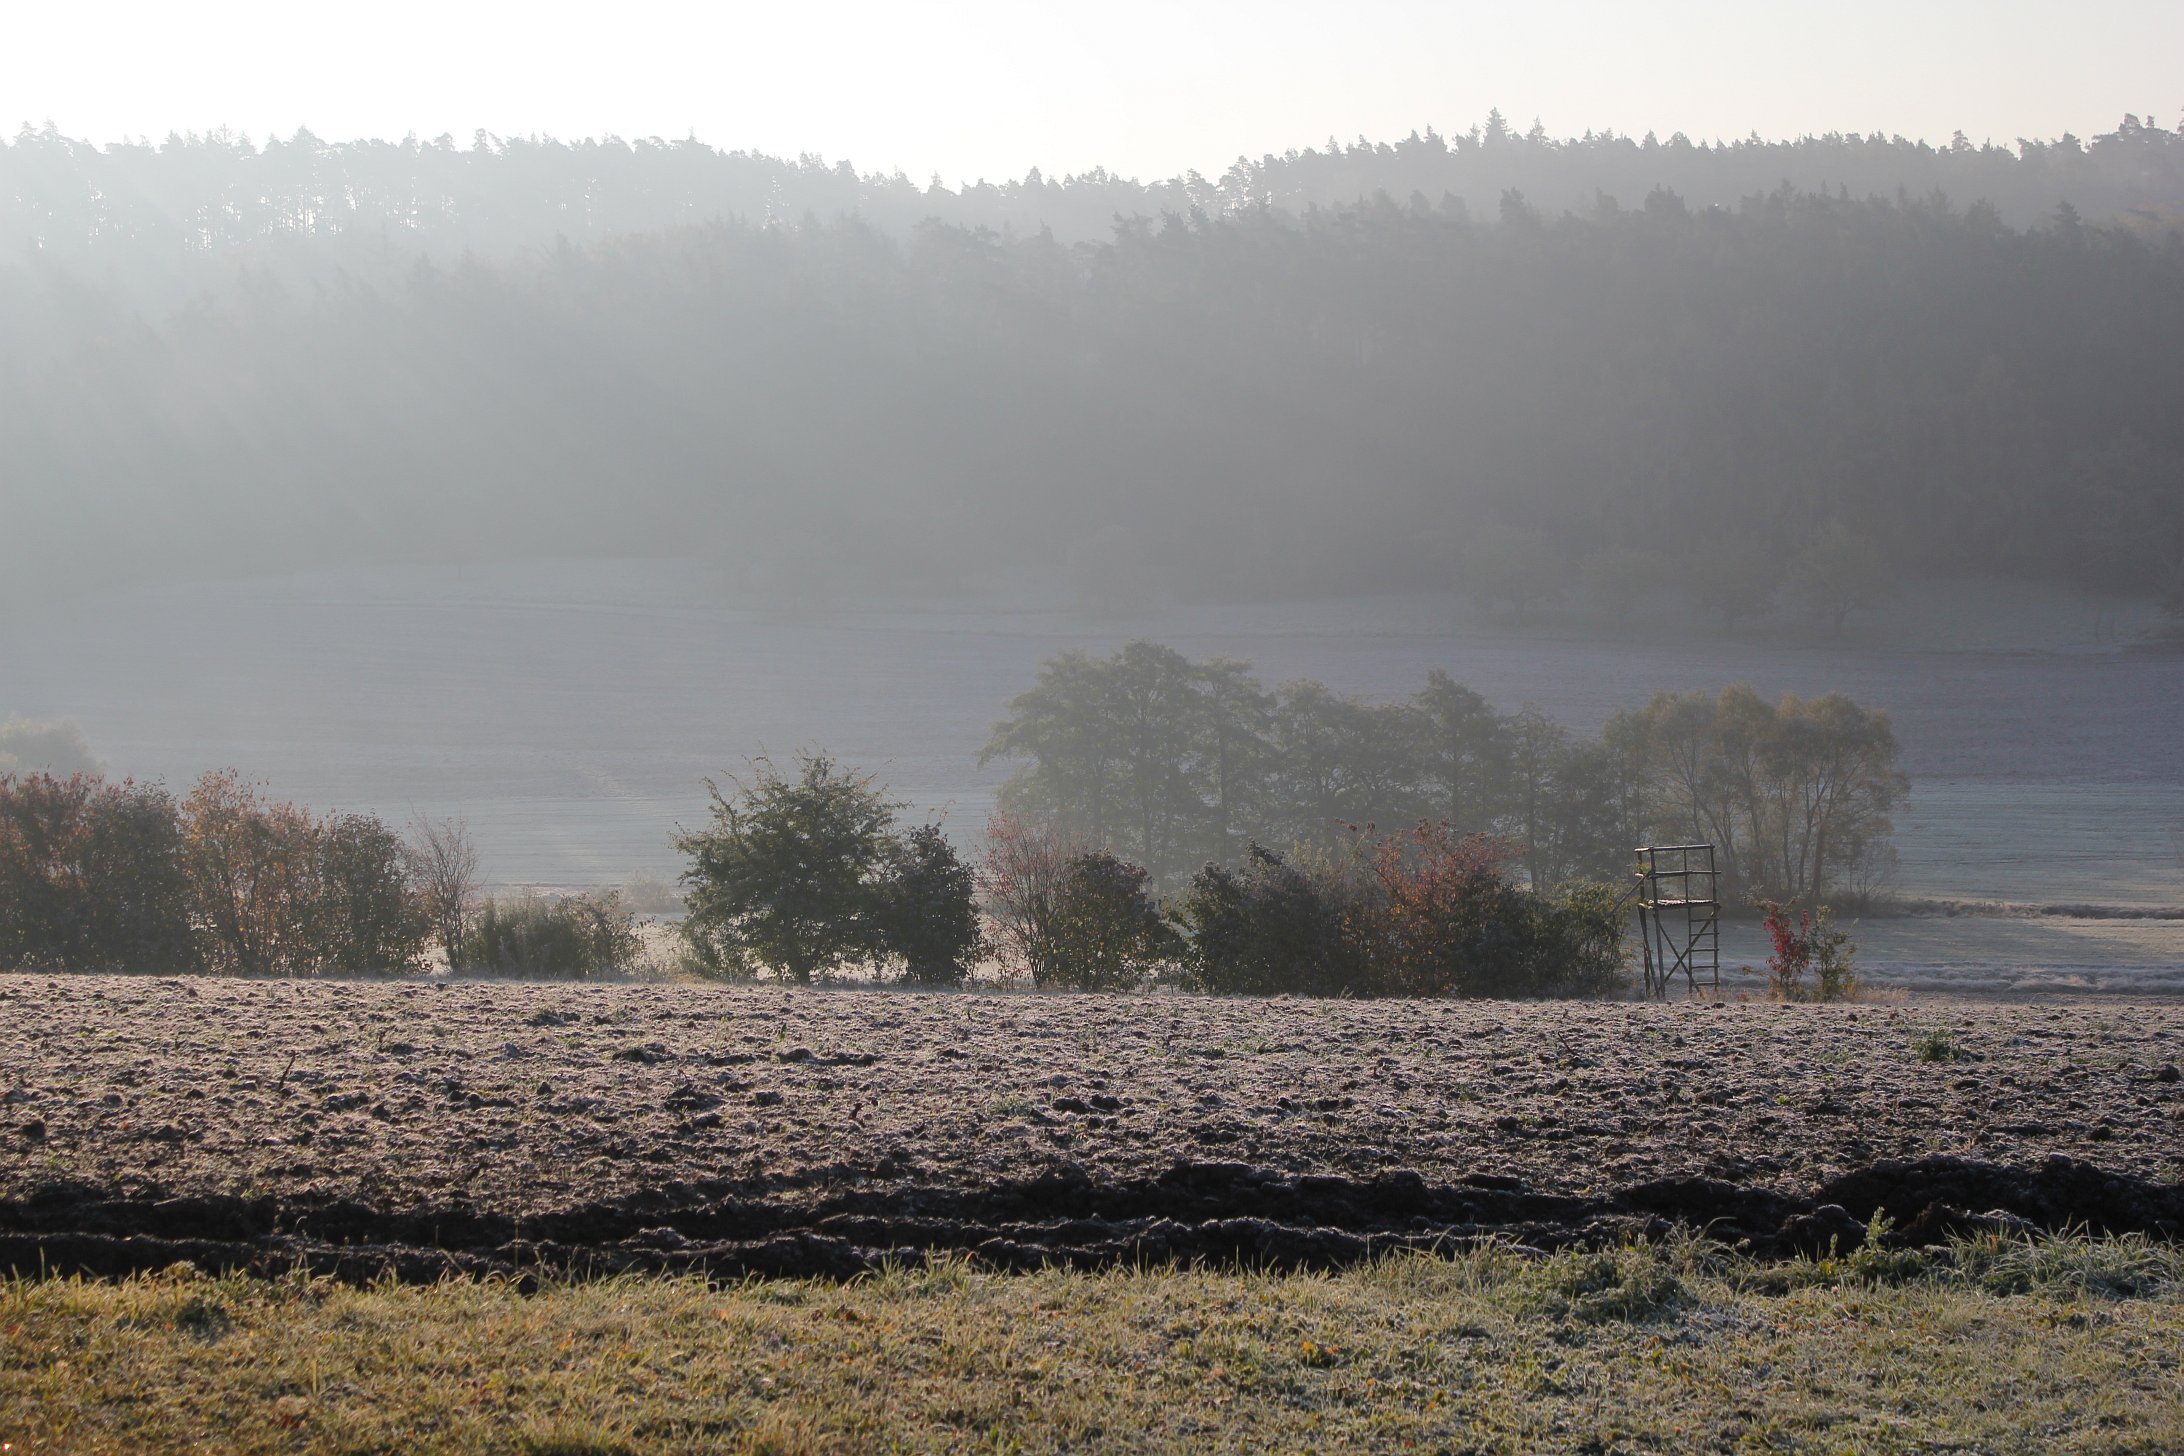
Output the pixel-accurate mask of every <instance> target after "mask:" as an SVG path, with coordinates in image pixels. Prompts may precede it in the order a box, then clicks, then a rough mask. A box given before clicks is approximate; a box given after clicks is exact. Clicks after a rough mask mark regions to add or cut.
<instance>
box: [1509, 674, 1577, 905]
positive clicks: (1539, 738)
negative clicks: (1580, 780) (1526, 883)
mask: <svg viewBox="0 0 2184 1456" xmlns="http://www.w3.org/2000/svg"><path fill="white" fill-rule="evenodd" d="M1508 735H1509V740H1508V741H1509V832H1510V834H1511V836H1512V837H1513V838H1514V839H1515V841H1516V845H1517V850H1518V853H1519V854H1521V855H1522V857H1523V860H1524V870H1525V875H1526V876H1527V878H1529V879H1530V880H1531V882H1532V884H1533V886H1534V887H1535V888H1544V887H1545V886H1546V885H1547V884H1548V883H1549V882H1550V880H1551V879H1552V878H1553V875H1552V870H1551V866H1552V863H1553V860H1554V848H1553V837H1554V836H1553V829H1554V819H1555V812H1556V807H1557V802H1558V800H1559V799H1560V798H1561V797H1562V794H1563V792H1564V791H1563V787H1562V782H1563V775H1564V769H1565V766H1566V761H1567V759H1568V757H1569V752H1570V735H1569V733H1568V732H1567V731H1566V730H1565V729H1564V728H1563V727H1562V725H1561V724H1559V723H1556V722H1555V721H1554V720H1553V719H1551V718H1549V717H1548V716H1547V715H1546V714H1545V713H1542V712H1541V711H1540V710H1539V709H1537V708H1535V707H1533V706H1532V705H1531V704H1530V703H1526V704H1525V705H1524V707H1523V709H1522V710H1521V711H1520V712H1518V713H1517V715H1516V716H1515V717H1513V718H1511V719H1510V720H1509V723H1508Z"/></svg>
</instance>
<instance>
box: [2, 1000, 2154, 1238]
mask: <svg viewBox="0 0 2184 1456" xmlns="http://www.w3.org/2000/svg"><path fill="white" fill-rule="evenodd" d="M1922 1047H1923V1048H1924V1050H1925V1056H1924V1057H1922V1053H1921V1049H1922ZM1926 1057H1940V1058H1945V1059H1941V1060H1928V1059H1926ZM2179 1063H2184V1006H2180V1005H2178V1004H2176V1003H2174V1002H2134V1001H2122V1000H2117V999H2102V1000H2099V1001H2078V1002H2049V1003H2038V1004H2017V1005H1993V1004H1976V1003H1961V1002H1959V1003H1932V1004H1911V1005H1904V1006H1877V1005H1864V1006H1848V1007H1825V1008H1822V1007H1787V1006H1776V1005H1770V1004H1765V1003H1753V1004H1749V1005H1741V1004H1734V1003H1732V1004H1727V1005H1712V1006H1708V1005H1678V1006H1665V1007H1656V1006H1639V1005H1629V1004H1601V1003H1562V1004H1547V1005H1531V1004H1512V1003H1446V1002H1436V1003H1419V1002H1385V1003H1344V1002H1311V1001H1291V1000H1275V1001H1250V1000H1208V999H1198V998H1184V997H1174V996H1146V997H1130V998H1116V997H1074V996H1065V997H1054V996H1029V995H1000V994H978V995H971V994H964V995H951V994H919V993H908V992H888V991H871V990H841V991H825V990H816V991H815V990H805V991H798V990H789V989H774V988H708V987H697V988H693V987H687V986H642V985H632V986H540V985H510V984H481V983H457V984H454V985H439V984H415V983H412V984H402V983H327V982H316V983H308V984H303V983H266V982H245V981H221V980H210V979H202V980H155V979H149V978H96V977H58V978H49V977H35V976H10V977H0V1272H4V1271H5V1270H6V1269H7V1268H8V1267H9V1266H10V1265H13V1266H14V1267H16V1268H19V1269H36V1268H38V1267H41V1265H43V1267H47V1268H81V1269H85V1270H89V1271H93V1272H108V1271H118V1270H122V1269H128V1268H140V1267H159V1266H162V1265H164V1264H166V1263H169V1262H172V1261H173V1260H175V1259H177V1258H185V1257H186V1258H190V1259H193V1260H194V1261H196V1262H198V1263H200V1264H201V1265H202V1264H206V1263H210V1264H212V1265H216V1266H221V1267H274V1266H286V1265H293V1264H294V1263H296V1262H298V1261H301V1262H305V1263H308V1264H311V1265H313V1266H314V1267H323V1268H328V1269H332V1270H335V1271H337V1272H345V1273H355V1274H368V1273H370V1272H375V1271H376V1270H378V1269H382V1268H393V1269H395V1270H396V1271H397V1272H400V1273H404V1274H408V1275H415V1276H418V1277H427V1276H429V1275H431V1274H433V1273H435V1272H446V1271H449V1270H469V1271H479V1270H492V1269H500V1268H510V1267H522V1266H526V1265H535V1264H538V1263H542V1262H544V1263H558V1264H572V1263H583V1264H585V1265H587V1266H590V1267H606V1268H629V1267H648V1268H649V1267H670V1268H687V1267H693V1266H698V1267H704V1268H708V1269H714V1270H725V1271H736V1270H744V1269H750V1270H766V1271H778V1272H830V1271H835V1270H841V1271H844V1272H848V1271H853V1270H855V1269H858V1268H863V1267H869V1266H870V1265H871V1264H872V1263H873V1262H874V1261H875V1260H877V1259H878V1258H880V1257H882V1256H883V1254H884V1253H885V1252H886V1251H888V1250H897V1251H900V1250H923V1249H964V1250H969V1251H973V1252H976V1253H978V1254H980V1255H981V1256H983V1257H986V1258H988V1259H991V1260H994V1261H995V1262H998V1263H1003V1264H1011V1263H1014V1264H1024V1263H1038V1262H1053V1261H1059V1262H1075V1263H1103V1262H1113V1261H1117V1260H1131V1259H1159V1258H1185V1259H1191V1258H1199V1257H1224V1258H1225V1257H1242V1258H1246V1259H1259V1260H1263V1261H1266V1262H1271V1263H1282V1264H1332V1263H1341V1262H1345V1261H1347V1260H1349V1259H1352V1258H1354V1257H1357V1256H1359V1255H1361V1254H1363V1253H1365V1252H1368V1251H1369V1250H1370V1249H1371V1248H1373V1247H1378V1246H1384V1245H1386V1244H1389V1243H1394V1242H1411V1243H1416V1242H1427V1241H1432V1240H1435V1239H1443V1238H1448V1237H1458V1238H1463V1237H1471V1236H1476V1235H1479V1234H1483V1233H1497V1234H1501V1235H1503V1236H1506V1237H1515V1238H1521V1239H1526V1240H1529V1241H1532V1242H1536V1243H1545V1244H1551V1243H1557V1242H1567V1241H1569V1240H1571V1239H1597V1238H1605V1237H1611V1236H1620V1235H1624V1234H1628V1233H1631V1232H1643V1231H1646V1230H1649V1229H1657V1228H1659V1227H1661V1226H1663V1225H1664V1223H1665V1222H1666V1221H1684V1222H1695V1223H1701V1224H1709V1225H1712V1226H1713V1227H1714V1228H1715V1229H1716V1231H1717V1232H1718V1233H1721V1234H1722V1235H1723V1236H1724V1237H1729V1238H1732V1239H1738V1238H1741V1239H1745V1240H1749V1241H1750V1242H1751V1244H1752V1246H1753V1247H1754V1248H1755V1249H1757V1250H1759V1251H1761V1252H1787V1251H1790V1250H1793V1249H1797V1248H1804V1247H1814V1246H1824V1244H1825V1242H1826V1240H1827V1239H1829V1238H1836V1239H1847V1240H1853V1241H1854V1240H1855V1239H1856V1237H1858V1233H1857V1230H1856V1228H1855V1227H1854V1224H1862V1223H1863V1221H1864V1220H1865V1219H1866V1218H1867V1217H1868V1216H1869V1215H1870V1214H1872V1213H1873V1212H1874V1211H1875V1210H1876V1209H1878V1210H1882V1211H1884V1212H1885V1213H1887V1214H1888V1215H1889V1216H1891V1217H1893V1218H1896V1219H1897V1220H1898V1221H1899V1222H1900V1223H1906V1224H1910V1225H1912V1226H1913V1227H1914V1228H1917V1229H1922V1230H1924V1231H1927V1232H1940V1231H1948V1230H1954V1229H1958V1228H1961V1227H1963V1226H1966V1224H1967V1223H1968V1222H1969V1223H1976V1222H1977V1216H1978V1215H1982V1214H1985V1213H1988V1212H1989V1211H1990V1210H1991V1211H1996V1212H1998V1213H2000V1214H2007V1215H2010V1216H2014V1217H2016V1218H2021V1219H2025V1220H2029V1221H2031V1222H2033V1223H2038V1224H2046V1225H2051V1226H2053V1225H2059V1224H2062V1223H2081V1222H2085V1223H2091V1224H2093V1225H2094V1226H2096V1227H2107V1228H2113V1229H2129V1228H2140V1229H2145V1230H2146V1231H2149V1232H2153V1233H2157V1234H2164V1235H2166V1236H2170V1237H2175V1236H2179V1235H2180V1234H2184V1190H2180V1189H2179V1188H2178V1186H2177V1185H2178V1183H2179V1180H2180V1178H2184V1082H2180V1081H2179V1080H2178V1073H2177V1071H2176V1070H2175V1069H2176V1067H2177V1066H2178V1064H2179ZM2004 1221H2005V1222H2006V1220H2004Z"/></svg>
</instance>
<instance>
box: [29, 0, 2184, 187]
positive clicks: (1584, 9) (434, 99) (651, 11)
mask: <svg viewBox="0 0 2184 1456" xmlns="http://www.w3.org/2000/svg"><path fill="white" fill-rule="evenodd" d="M2180 56H2184V0H2102V3H2100V4H2096V5H2086V4H2083V3H2082V0H2081V3H2075V4H2058V3H2051V0H1979V3H1969V0H1834V3H1830V4H1825V5H1820V4H1802V3H1801V4H1783V3H1777V0H1735V3H1725V0H1651V3H1626V0H1494V3H1491V4H1474V3H1469V0H1461V3H1453V0H1452V3H1441V4H1423V3H1415V0H1320V3H1317V4H1303V3H1295V0H1249V3H1238V0H1168V3H1157V0H1107V3H1100V4H1091V3H1084V0H1077V3H1072V4H1066V5H1065V4H1054V3H1045V4H1041V3H1036V0H1015V3H989V0H965V3H930V4H915V3H907V0H904V3H864V0H834V3H828V4H807V5H795V4H787V3H775V4H766V5H750V4H741V3H732V0H731V3H724V0H715V3H710V4H661V3H651V0H624V3H621V4H611V5H601V4H597V3H589V4H582V5H577V4H566V3H560V0H528V3H523V4H507V3H497V0H496V3H465V0H437V3H422V0H377V3H372V4H368V5H361V4H349V5H330V4H324V3H319V4H308V3H297V0H281V3H268V0H225V3H222V4H220V5H217V6H194V5H177V4H174V3H173V0H159V3H145V0H107V3H102V4H98V5H95V6H94V5H71V4H58V5H55V4H48V5H43V6H37V7H28V6H26V7H16V8H14V11H13V13H12V14H8V15H6V16H5V18H4V19H0V124H4V125H6V126H7V127H8V128H9V129H10V130H12V128H13V126H14V125H15V124H16V123H18V122H29V123H31V124H33V125H42V124H44V123H45V122H47V121H51V122H53V123H55V124H56V125H57V126H58V127H59V128H60V129H61V130H62V131H63V132H65V133H67V134H68V135H71V136H76V137H81V138H86V139H89V140H92V141H98V142H108V141H114V140H120V139H124V138H135V137H140V136H141V137H147V138H150V139H152V140H155V141H156V140H158V139H160V138H161V137H164V136H165V135H167V134H168V133H169V132H172V131H205V130H210V129H213V128H216V127H223V126H224V127H227V128H230V129H233V130H238V131H243V132H247V133H249V134H250V135H251V136H253V137H254V138H257V139H259V140H263V138H264V137H265V135H266V134H268V133H277V134H279V135H281V136H284V137H285V136H288V135H290V134H292V133H293V132H294V131H295V130H296V129H297V128H298V127H299V126H302V127H309V128H310V129H311V130H312V131H313V132H315V133H316V134H318V135H319V136H321V137H323V138H326V139H329V140H336V139H338V140H347V139H351V138H357V137H382V138H386V139H389V140H394V139H399V138H400V137H402V136H403V135H405V134H407V133H410V132H415V133H416V134H417V135H419V136H421V137H426V138H430V137H434V136H437V135H439V134H441V133H443V132H445V133H450V134H452V135H454V136H455V137H457V138H458V139H463V140H467V139H468V138H469V137H470V136H471V135H472V133H473V132H475V131H477V130H480V129H483V130H486V131H488V132H492V133H494V134H496V135H504V136H505V135H522V134H531V133H548V134H551V135H555V136H559V137H563V138H573V137H579V136H599V135H606V134H613V135H616V136H621V137H625V138H628V137H641V136H663V137H684V136H690V135H696V136H698V137H699V138H701V139H703V140H705V141H707V142H711V143H713V144H714V145H716V146H721V147H729V148H744V149H751V150H757V151H763V152H769V153H773V154H776V155H784V156H794V155H798V154H802V153H807V152H811V153H818V154H820V155H822V156H824V157H826V158H827V159H828V160H830V161H838V160H840V159H842V158H844V157H847V158H849V159H850V160H851V161H853V162H854V163H855V164H856V165H857V167H858V168H859V169H860V170H863V171H868V172H869V171H894V170H896V169H898V168H899V169H901V170H902V171H904V172H907V173H908V174H910V175H911V176H912V177H915V178H917V179H919V180H921V181H922V180H924V179H925V178H926V177H928V176H930V175H934V174H938V175H940V176H941V177H942V178H943V179H944V180H946V181H947V182H948V183H950V184H951V185H954V184H959V183H961V182H965V181H971V180H976V179H978V178H981V177H984V178H988V179H991V180H995V181H998V180H1001V179H1003V178H1005V177H1015V176H1020V175H1022V173H1023V172H1024V171H1025V170H1026V169H1027V168H1029V167H1032V166H1037V167H1039V168H1040V169H1041V170H1042V171H1044V172H1045V173H1047V174H1048V175H1050V176H1054V175H1060V174H1064V173H1069V172H1077V171H1083V170H1086V169H1088V168H1091V167H1094V166H1104V167H1107V168H1108V169H1109V170H1111V171H1115V172H1120V173H1123V174H1125V175H1130V176H1137V177H1141V178H1147V179H1150V178H1153V177H1160V176H1170V175H1175V174H1178V173H1180V172H1182V171H1184V170H1185V169H1188V168H1193V167H1195V168H1198V169H1199V170H1201V171H1204V172H1207V173H1209V174H1218V173H1219V172H1220V171H1221V170H1223V169H1224V168H1225V167H1226V166H1227V165H1228V163H1229V162H1231V161H1233V160H1234V159H1235V158H1236V157H1237V156H1238V155H1240V154H1248V155H1251V156H1254V157H1256V156H1258V155H1260V154H1262V153H1265V152H1279V151H1283V150H1286V149H1288V148H1290V147H1298V148H1302V147H1306V146H1313V145H1316V144H1318V143H1320V142H1322V141H1324V140H1325V139H1326V138H1327V137H1328V136H1330V135H1333V136H1339V137H1341V138H1342V139H1343V140H1345V141H1352V140H1355V139H1356V138H1357V137H1358V136H1360V135H1363V136H1367V137H1370V138H1372V139H1374V140H1393V139H1396V138H1399V137H1401V136H1403V135H1405V134H1407V133H1409V132H1410V131H1412V130H1413V129H1418V130H1423V129H1425V128H1426V127H1428V126H1437V127H1439V128H1440V129H1442V130H1443V131H1450V132H1455V131H1463V130H1465V129H1467V128H1469V127H1470V126H1471V125H1473V124H1474V123H1476V122H1477V121H1479V120H1480V119H1481V118H1483V117H1484V116H1485V115H1486V112H1487V110H1488V108H1490V107H1499V108H1500V109H1501V110H1502V112H1503V113H1504V114H1505V115H1506V116H1507V117H1509V119H1510V120H1511V121H1512V123H1514V124H1515V125H1516V126H1518V127H1519V128H1520V129H1521V128H1524V127H1527V126H1529V125H1530V124H1531V122H1532V121H1533V120H1534V119H1535V118H1537V119H1538V120H1540V121H1541V122H1543V123H1544V124H1545V125H1546V127H1547V129H1548V131H1549V132H1551V133H1553V134H1555V135H1557V136H1562V135H1576V134H1579V133H1581V132H1583V131H1585V130H1586V129H1588V128H1591V129H1596V130H1597V129H1602V128H1612V129H1614V130H1616V131H1625V132H1631V133H1635V134H1643V133H1644V132H1645V131H1647V130H1649V129H1650V130H1654V131H1657V132H1659V133H1660V134H1661V135H1662V136H1664V137H1665V136H1667V135H1669V134H1670V133H1672V132H1676V131H1682V132H1685V133H1687V134H1689V135H1690V136H1692V137H1693V138H1695V139H1706V138H1715V137H1720V138H1731V137H1741V136H1744V135H1746V134H1749V133H1752V132H1757V133H1759V134H1760V135H1762V136H1767V137H1781V136H1792V135H1798V134H1802V133H1807V132H1820V131H1859V132H1870V131H1882V132H1887V133H1891V134H1898V133H1900V134H1902V135H1905V136H1912V137H1925V138H1927V139H1929V140H1932V141H1936V142H1941V141H1946V140H1947V139H1948V138H1949V135H1950V134H1951V133H1952V132H1953V131H1956V130H1959V129H1961V130H1962V131H1964V132H1965V133H1966V134H1967V135H1968V136H1970V137H1971V138H1972V140H1974V141H1975V142H1977V141H1983V140H1987V139H1990V138H1991V139H1993V140H1995V141H1999V142H2009V141H2013V140H2014V139H2015V138H2017V137H2019V136H2038V137H2052V136H2056V135H2059V134H2061V133H2062V132H2065V131H2072V132H2076V133H2077V134H2078V135H2080V136H2088V135H2091V134H2094V133H2096V132H2102V131H2108V130H2111V129H2112V128H2113V127H2114V125H2115V123H2116V121H2117V120H2118V118H2120V117H2121V116H2122V114H2123V113H2124V112H2126V111H2131V112H2135V113H2137V114H2138V115H2140V116H2141V117H2142V118H2144V117H2146V116H2148V115H2151V116H2153V117H2154V118H2155V119H2157V120H2158V121H2159V122H2160V123H2161V124H2162V125H2165V126H2174V125H2175V124H2176V122H2177V118H2178V113H2179V111H2180V110H2184V69H2180V68H2179V67H2178V66H2177V64H2176V62H2177V59H2178V58H2179V57H2180ZM6 112H12V114H5V113H6Z"/></svg>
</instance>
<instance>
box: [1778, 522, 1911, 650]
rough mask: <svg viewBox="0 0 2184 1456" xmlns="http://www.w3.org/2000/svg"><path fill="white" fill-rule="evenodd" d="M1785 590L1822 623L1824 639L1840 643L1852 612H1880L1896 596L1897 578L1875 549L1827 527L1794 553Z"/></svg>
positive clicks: (1839, 527) (1838, 527)
mask: <svg viewBox="0 0 2184 1456" xmlns="http://www.w3.org/2000/svg"><path fill="white" fill-rule="evenodd" d="M1790 588H1791V591H1792V592H1793V594H1795V595H1796V596H1797V597H1798V598H1799V599H1800V600H1801V601H1803V602H1804V603H1805V604H1806V605H1807V606H1809V607H1810V608H1812V610H1813V611H1814V612H1816V613H1818V614H1819V616H1820V617H1821V618H1822V619H1823V620H1825V621H1826V622H1827V624H1828V635H1830V636H1832V637H1840V636H1842V635H1843V625H1844V623H1845V622H1847V621H1848V620H1849V618H1850V614H1851V613H1852V612H1854V611H1857V610H1859V609H1860V608H1870V607H1878V606H1882V605H1884V604H1885V603H1886V602H1888V600H1889V599H1890V598H1891V597H1893V596H1894V595H1895V591H1896V576H1895V573H1894V572H1893V571H1892V570H1891V569H1890V568H1889V564H1888V559H1887V558H1886V557H1885V556H1883V555H1882V554H1881V550H1880V547H1879V546H1878V545H1877V544H1875V543H1874V542H1873V541H1872V540H1870V539H1869V538H1867V537H1864V536H1861V535H1859V534H1858V533H1856V532H1854V531H1852V530H1851V529H1850V528H1849V527H1847V526H1845V525H1844V524H1843V523H1842V522H1841V521H1829V522H1828V523H1827V524H1826V525H1825V526H1823V527H1821V528H1820V529H1819V530H1818V531H1817V532H1815V533H1814V534H1813V536H1812V538H1811V539H1810V540H1808V541H1806V542H1805V544H1804V547H1803V549H1802V550H1801V551H1800V552H1799V553H1798V557H1797V561H1796V564H1795V565H1794V566H1793V567H1792V568H1791V571H1790Z"/></svg>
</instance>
